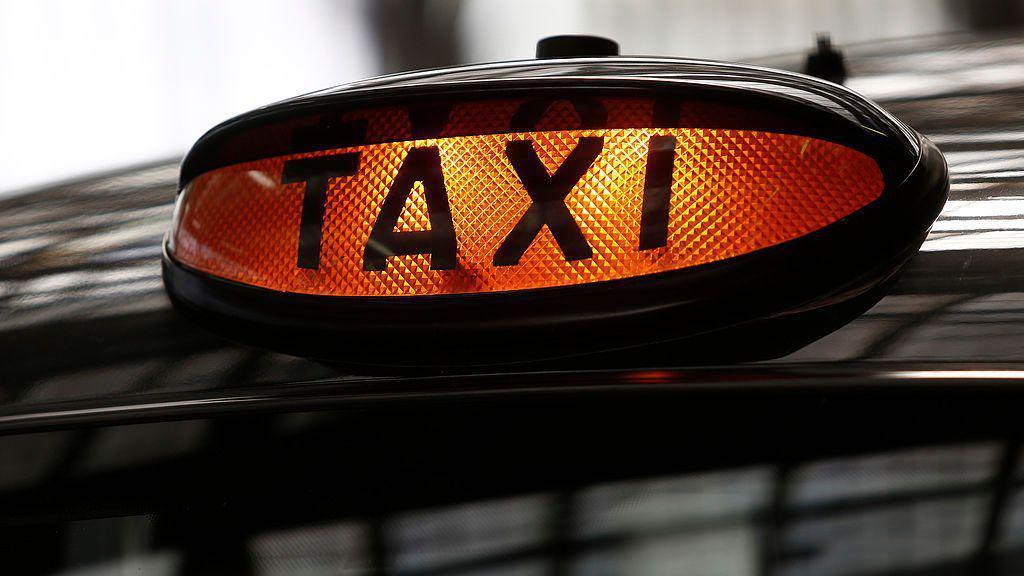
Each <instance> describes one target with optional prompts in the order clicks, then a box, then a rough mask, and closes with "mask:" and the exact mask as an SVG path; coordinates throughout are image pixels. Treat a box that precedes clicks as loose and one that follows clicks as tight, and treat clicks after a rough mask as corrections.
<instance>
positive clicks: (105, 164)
mask: <svg viewBox="0 0 1024 576" xmlns="http://www.w3.org/2000/svg"><path fill="white" fill-rule="evenodd" d="M1022 18H1024V2H1022V1H1021V0H971V1H966V0H963V1H961V0H773V1H765V0H631V1H629V2H626V1H620V0H563V1H558V2H553V1H551V0H517V1H514V2H513V1H508V0H295V1H290V2H283V1H272V0H223V1H218V2H208V1H205V0H96V1H79V0H31V1H27V0H0V158H2V159H3V160H2V162H0V164H2V167H3V169H2V170H0V193H4V192H8V193H9V192H11V191H14V190H18V189H24V188H26V187H31V186H35V185H39V184H43V183H47V182H53V181H55V180H60V179H65V178H69V177H74V176H79V175H82V174H87V173H94V172H97V171H102V170H108V169H113V168H118V167H122V166H125V165H130V164H133V163H139V162H147V161H152V160H155V159H160V158H172V157H176V156H179V155H181V154H182V153H183V152H184V151H185V150H186V149H187V148H188V146H189V145H191V143H192V142H194V141H195V139H196V138H197V137H199V136H200V135H201V134H202V133H203V132H204V131H205V130H206V129H207V128H209V127H211V126H212V125H213V124H215V123H217V122H220V121H222V120H224V119H226V118H228V117H230V116H233V115H235V114H238V113H241V112H244V111H246V110H249V109H251V108H254V107H256V106H260V105H263V104H267V103H270V102H273V101H276V100H280V99H283V98H287V97H290V96H294V95H297V94H300V93H304V92H308V91H312V90H316V89H319V88H324V87H327V86H332V85H337V84H342V83H345V82H350V81H353V80H358V79H361V78H365V77H368V76H374V75H378V74H384V73H388V72H395V71H399V70H409V69H415V68H423V67H433V66H444V65H449V64H455V63H460V62H482V61H491V60H508V59H518V58H528V57H531V56H532V54H533V50H534V43H535V42H536V40H537V39H538V38H540V37H543V36H546V35H551V34H563V33H592V34H600V35H605V36H609V37H612V38H614V39H615V40H617V41H619V43H620V44H621V45H622V48H623V52H624V53H626V54H652V55H666V56H689V57H696V58H714V59H740V60H743V59H750V58H757V57H761V56H765V55H772V54H779V53H786V52H794V51H799V50H803V49H805V48H807V47H808V46H809V45H810V44H811V39H812V36H813V34H815V33H816V32H821V31H829V32H831V34H832V36H833V38H834V39H835V41H836V42H839V43H842V44H852V43H865V42H872V41H876V40H879V39H888V38H897V37H907V36H920V35H929V34H939V33H950V32H957V31H966V30H971V29H978V28H1004V27H1013V26H1015V25H1017V24H1018V23H1019V22H1021V20H1022Z"/></svg>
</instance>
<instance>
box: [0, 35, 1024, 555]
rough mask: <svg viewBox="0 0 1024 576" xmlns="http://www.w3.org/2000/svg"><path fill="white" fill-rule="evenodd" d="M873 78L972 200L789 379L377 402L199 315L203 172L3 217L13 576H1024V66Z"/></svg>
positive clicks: (6, 489) (895, 60) (937, 60)
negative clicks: (183, 232)
mask: <svg viewBox="0 0 1024 576" xmlns="http://www.w3.org/2000/svg"><path fill="white" fill-rule="evenodd" d="M845 52H846V54H847V57H848V64H849V67H850V74H851V78H850V85H851V86H852V87H854V88H855V89H858V90H861V91H863V92H865V93H867V95H868V96H875V97H878V98H879V99H880V100H881V101H882V103H883V104H884V105H885V106H886V107H887V108H889V109H890V110H892V111H893V112H895V113H896V114H897V115H898V116H899V117H900V118H901V119H903V120H905V121H906V122H908V123H909V124H910V125H912V126H914V127H915V128H916V129H919V130H921V131H922V132H923V133H925V134H926V135H928V136H930V137H931V138H932V139H933V140H934V141H936V142H937V143H938V144H939V145H940V147H942V148H943V150H944V152H945V153H946V156H947V159H948V161H949V163H950V169H951V175H952V180H953V184H952V189H951V195H950V201H949V202H948V204H947V206H946V209H945V212H944V213H943V215H941V216H940V217H939V219H938V221H937V222H936V224H935V227H934V229H933V231H932V233H931V235H930V237H929V239H928V240H927V241H926V242H925V244H924V248H923V250H922V252H921V253H920V254H918V256H917V257H915V258H914V260H913V261H912V262H911V264H910V265H909V267H908V268H907V269H906V270H905V272H904V274H903V275H902V277H901V278H900V279H899V280H898V281H897V282H896V283H895V284H894V285H893V286H892V288H891V290H890V292H889V294H888V295H887V296H885V297H884V298H883V299H881V301H880V302H879V303H878V304H877V305H875V306H874V307H873V308H871V310H869V311H867V312H866V313H864V314H863V315H860V316H859V317H857V318H856V319H854V320H853V321H851V322H849V323H848V324H845V325H843V326H841V327H839V328H838V329H836V330H835V331H833V332H832V333H831V334H829V335H828V336H826V337H824V338H822V339H821V340H818V341H816V342H814V343H812V344H810V345H808V346H806V347H803V348H802V349H800V350H798V351H795V352H793V353H790V354H788V355H786V356H785V357H782V358H778V359H774V360H770V361H765V362H759V363H749V364H743V365H728V366H697V367H688V368H685V369H681V368H678V367H675V366H673V365H672V364H671V358H670V357H669V358H668V359H665V358H661V359H659V361H658V362H657V365H654V366H648V367H646V368H645V369H643V370H640V369H634V368H631V369H622V370H600V371H589V370H588V369H589V368H592V367H593V366H595V365H596V364H595V363H594V362H592V361H591V362H587V363H584V364H578V365H572V364H570V365H566V366H562V367H561V368H560V369H559V370H555V371H551V370H549V371H544V372H537V373H528V374H505V375H491V376H478V375H477V376H473V375H462V376H451V375H441V376H434V377H429V378H428V377H421V378H380V377H366V376H352V375H349V374H346V373H345V372H343V371H339V370H338V369H336V368H330V367H327V366H325V365H322V364H318V363H316V362H311V361H307V360H302V359H298V358H294V357H289V356H282V355H277V354H271V353H267V352H264V351H261V350H257V349H253V348H246V347H242V346H240V345H237V344H234V343H231V342H228V341H226V340H223V339H221V338H218V337H216V336H214V335H212V334H209V333H206V332H204V331H203V330H201V329H199V328H197V327H195V326H194V325H192V324H190V323H189V322H187V321H186V320H184V319H182V318H180V317H179V316H178V315H177V314H176V313H175V312H173V310H172V309H171V308H170V306H169V303H168V302H167V300H166V298H165V296H164V294H163V290H162V286H161V283H160V276H159V275H160V269H159V259H160V256H159V243H160V239H161V236H162V234H163V232H164V231H165V229H166V225H167V223H168V222H169V219H170V210H171V202H172V200H173V196H174V194H175V190H176V181H175V180H176V175H177V166H176V164H175V163H174V162H167V163H162V164H159V165H154V166H149V167H142V168H139V169H136V170H131V171H127V172H124V173H118V174H112V175H106V176H101V177H96V178H90V179H87V180H83V181H78V182H74V183H68V184H63V185H57V186H52V187H47V188H44V189H40V190H37V191H33V192H30V193H25V194H22V195H20V196H17V197H6V198H3V199H0V353H2V354H3V367H2V369H0V403H2V408H0V565H2V566H3V570H4V572H5V573H14V574H55V573H68V572H67V571H70V570H72V569H74V570H79V572H71V573H80V574H95V573H99V574H112V573H123V572H128V573H138V572H141V573H143V574H168V573H171V574H174V573H186V574H247V573H263V574H281V573H299V572H301V571H303V570H305V571H306V573H310V572H312V573H337V572H340V571H342V570H346V569H347V570H350V571H352V572H355V573H433V574H466V573H503V574H504V573H523V574H532V573H560V574H561V573H582V574H594V573H628V574H636V573H687V574H693V573H708V574H750V573H758V574H943V575H945V574H976V573H980V574H991V573H1000V574H1016V573H1020V570H1021V568H1022V566H1024V556H1022V551H1024V491H1022V490H1021V487H1022V484H1021V481H1022V479H1024V476H1022V474H1021V470H1022V469H1021V467H1020V448H1021V445H1020V442H1021V438H1022V433H1024V426H1022V424H1021V422H1022V420H1021V418H1020V414H1021V413H1022V408H1024V385H1022V381H1024V272H1022V269H1024V268H1022V266H1021V265H1022V264H1024V224H1022V222H1024V220H1022V218H1024V200H1022V198H1024V154H1022V152H1024V129H1022V127H1024V113H1022V112H1021V111H1022V110H1024V75H1022V74H1020V73H1019V69H1018V68H1017V67H1016V65H1015V64H1014V63H1015V62H1016V61H1018V60H1019V59H1020V58H1022V57H1024V42H1022V41H1019V40H1014V39H994V40H993V39H983V40H978V41H974V40H961V41H958V42H952V43H951V42H950V41H949V40H945V41H940V40H926V41H925V42H924V43H923V44H914V43H905V44H904V43H901V44H897V45H894V46H888V47H868V48H863V49H847V50H846V51H845ZM795 62H796V65H799V64H800V63H801V62H800V61H799V60H796V61H795ZM1015 70H1016V71H1017V72H1016V73H1015V72H1014V71H1015ZM1015 74H1016V75H1015ZM768 337H770V335H769V336H768ZM87 570H88V571H87Z"/></svg>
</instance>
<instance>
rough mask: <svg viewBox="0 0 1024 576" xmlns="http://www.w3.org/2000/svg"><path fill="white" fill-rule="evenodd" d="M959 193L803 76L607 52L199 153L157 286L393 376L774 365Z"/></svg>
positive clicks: (250, 327) (405, 92)
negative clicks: (402, 372)
mask: <svg viewBox="0 0 1024 576" xmlns="http://www.w3.org/2000/svg"><path fill="white" fill-rule="evenodd" d="M588 67H589V68H588ZM588 69H589V70H590V73H591V76H593V78H592V80H593V82H590V81H589V80H587V78H588V73H587V70H588ZM560 76H563V77H560ZM670 79H674V80H670ZM638 80H644V81H643V82H638ZM947 191H948V175H947V171H946V167H945V163H944V161H943V159H942V156H941V154H940V153H939V152H938V150H937V149H936V148H935V147H934V146H933V145H932V144H931V143H929V142H928V141H927V140H925V139H923V138H921V137H920V136H919V135H917V134H916V133H914V132H913V131H911V130H909V129H908V128H906V127H904V126H903V125H901V124H899V123H898V122H897V121H895V120H894V119H893V118H892V117H891V116H889V115H888V114H886V113H885V112H884V111H883V110H881V109H880V108H878V107H877V106H875V105H873V104H871V103H870V102H868V101H866V100H864V99H863V98H861V97H859V96H857V95H855V94H853V93H851V92H849V91H846V90H844V89H843V88H841V87H838V86H835V85H832V84H828V83H824V82H821V81H818V80H815V79H812V78H807V77H801V76H798V75H793V74H788V73H781V72H773V71H768V70H762V69H754V68H747V67H742V66H734V65H727V64H718V63H709V62H695V61H672V60H661V59H659V60H632V59H621V60H620V59H615V58H610V59H601V60H600V62H597V61H595V62H592V63H588V62H586V61H579V60H575V59H568V60H549V61H545V62H543V63H508V64H505V65H496V66H485V67H479V68H472V69H469V68H458V69H452V70H448V71H445V70H439V71H429V72H420V73H416V74H410V75H404V76H403V75H399V76H394V77H389V78H385V79H379V80H376V81H372V82H369V83H366V84H363V85H356V86H352V87H349V88H345V89H339V90H336V91H333V92H332V91H327V92H322V93H317V94H314V95H310V96H306V97H299V98H297V99H293V100H291V101H286V102H282V103H279V104H276V105H272V106H269V107H267V108H263V109H260V110H257V111H254V112H252V113H250V114H246V115H243V116H240V117H238V118H236V119H234V120H231V121H228V122H226V123H225V124H223V125H221V126H218V127H216V128H214V129H213V130H211V131H210V132H209V133H207V134H206V135H204V136H203V137H202V138H201V139H200V140H199V141H198V142H197V143H196V145H195V146H193V148H192V150H191V151H190V152H189V154H188V156H187V157H186V159H185V161H184V162H183V163H182V168H181V191H180V194H179V196H178V200H177V206H176V209H175V217H174V221H173V223H172V225H171V229H170V231H169V233H168V236H167V241H166V243H165V251H164V259H163V266H164V282H165V284H166V287H167V292H168V295H169V296H170V297H171V299H172V301H173V302H174V303H175V305H176V308H177V309H178V310H180V311H182V312H183V313H185V314H186V315H187V316H189V317H190V318H192V319H194V320H196V321H198V322H200V323H202V324H204V325H205V326H207V327H208V328H210V329H212V330H213V331H215V332H217V333H220V334H223V335H225V336H228V337H230V338H234V339H237V340H241V341H244V342H249V343H253V344H256V345H258V346H262V347H268V348H273V349H276V350H280V351H284V352H289V353H293V354H298V355H302V356H310V357H316V358H322V359H325V360H328V361H331V362H341V363H345V364H353V363H357V364H361V365H365V364H374V365H380V366H385V367H387V369H389V370H390V369H392V368H394V367H396V366H410V367H413V366H415V367H420V366H425V365H432V366H444V367H449V366H468V365H485V364H494V363H497V364H504V363H507V362H522V361H532V360H536V359H550V358H563V357H569V356H573V355H576V354H591V353H595V352H600V353H601V354H602V355H603V354H604V353H605V352H610V351H615V350H622V351H625V350H628V349H630V348H631V347H636V346H638V345H645V344H655V343H657V345H659V346H662V345H664V348H663V349H664V350H665V351H666V352H667V353H668V361H669V362H684V361H686V360H684V359H683V357H684V356H685V355H690V356H692V357H694V358H696V359H698V360H699V361H702V362H708V361H711V360H709V359H722V358H729V357H731V356H732V355H733V354H734V353H741V356H742V358H743V359H749V358H758V357H770V356H772V355H777V354H778V353H780V352H781V351H785V350H792V349H794V348H793V347H794V346H796V345H797V343H798V341H802V342H806V341H809V339H813V338H814V337H815V334H818V335H820V334H821V333H822V330H826V329H827V327H829V326H835V325H836V323H837V322H839V321H840V320H841V319H842V318H851V317H852V316H850V315H851V314H855V313H857V311H858V310H863V309H866V308H865V306H869V305H870V304H872V303H873V302H874V301H875V300H873V299H877V298H879V297H880V295H881V294H883V293H884V292H883V289H884V287H885V286H887V285H888V284H887V283H888V282H889V281H890V279H892V278H893V277H895V274H896V272H897V271H898V270H899V269H900V267H901V266H903V264H904V263H905V262H906V261H907V259H908V258H909V257H910V256H912V255H913V254H914V252H915V251H916V250H917V248H918V247H919V246H920V244H921V242H922V241H923V239H924V236H925V234H926V233H927V231H928V227H929V226H930V224H931V223H932V222H933V221H934V218H935V216H936V215H937V214H938V211H939V209H940V208H941V206H942V203H943V202H944V200H945V197H946V193H947ZM776 322H779V323H781V324H778V325H780V326H783V327H784V329H783V331H781V332H780V331H779V330H775V329H774V327H775V326H776V325H777V324H776ZM769 325H770V326H771V327H772V328H766V327H768V326H769ZM765 330H769V332H765ZM787 334H788V335H787ZM712 335H713V336H714V337H712ZM766 335H767V336H766ZM680 339H686V342H685V344H684V345H682V346H674V345H673V344H674V343H675V342H676V341H678V340H680ZM716 339H718V340H716ZM735 342H744V344H740V345H734V344H735ZM751 342H753V344H752V343H751ZM623 353H624V354H628V353H627V352H623Z"/></svg>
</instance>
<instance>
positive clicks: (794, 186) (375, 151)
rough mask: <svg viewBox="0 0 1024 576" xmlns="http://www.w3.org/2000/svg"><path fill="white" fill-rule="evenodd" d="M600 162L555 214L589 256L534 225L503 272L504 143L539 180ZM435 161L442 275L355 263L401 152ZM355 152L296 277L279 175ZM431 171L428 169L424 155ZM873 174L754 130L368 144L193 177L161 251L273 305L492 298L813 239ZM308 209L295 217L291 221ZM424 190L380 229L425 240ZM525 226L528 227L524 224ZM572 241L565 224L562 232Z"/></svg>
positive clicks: (857, 156) (507, 200) (514, 185)
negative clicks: (659, 234) (593, 152)
mask: <svg viewBox="0 0 1024 576" xmlns="http://www.w3.org/2000/svg"><path fill="white" fill-rule="evenodd" d="M659 136H660V137H674V152H673V153H672V155H671V156H667V157H668V158H670V162H671V171H670V173H668V176H667V178H668V182H670V186H669V190H668V192H669V194H668V200H667V202H668V210H667V214H668V216H667V232H666V236H665V241H664V243H663V245H659V246H655V247H650V248H645V249H642V248H641V238H640V236H641V220H642V215H643V214H644V210H645V187H650V184H649V183H648V182H647V180H648V174H647V172H648V170H650V169H651V158H652V155H651V153H650V152H651V151H650V147H651V143H652V142H653V141H655V140H654V139H655V138H656V137H659ZM583 138H586V139H591V140H590V141H591V142H593V139H597V140H599V141H600V152H599V153H598V154H597V156H596V158H595V159H594V160H593V162H592V163H590V164H589V165H586V164H585V166H586V168H585V171H584V172H583V175H582V177H580V178H579V179H578V180H577V181H576V182H575V184H573V185H572V186H571V189H568V193H567V194H565V196H564V198H557V197H554V198H553V199H552V198H546V199H541V200H540V202H539V203H538V204H539V205H540V204H544V203H545V202H547V203H552V202H562V203H564V206H565V208H566V209H567V210H568V214H569V215H570V216H571V219H572V223H574V224H575V225H576V227H578V229H579V231H580V232H581V233H582V236H583V238H584V239H585V242H586V245H587V246H589V249H590V254H589V256H585V257H578V258H577V259H570V258H569V257H568V255H567V252H566V249H565V245H564V244H565V241H564V240H563V242H562V243H560V242H559V240H558V239H556V237H555V235H553V233H552V231H551V227H550V226H548V225H546V224H545V225H543V226H542V227H541V228H540V230H539V232H537V233H536V235H535V236H532V237H529V238H528V239H530V238H532V240H531V241H530V242H529V245H528V247H527V248H526V249H525V251H524V252H523V253H522V255H521V257H520V258H519V260H518V263H515V264H508V263H504V264H502V265H498V264H497V263H496V262H497V260H496V257H495V255H496V253H497V252H498V251H499V248H500V246H501V245H502V243H503V242H504V241H505V240H506V238H508V237H509V235H510V233H512V231H513V229H514V228H515V227H516V226H517V223H519V222H520V220H522V219H524V215H525V214H527V212H528V211H529V210H530V207H531V203H532V202H534V199H532V198H531V194H530V192H529V191H528V190H527V186H526V185H525V184H524V181H523V177H522V176H521V174H520V172H521V171H522V170H521V169H520V170H519V171H517V167H516V166H514V165H513V162H512V161H510V159H509V150H510V143H511V142H515V141H526V142H528V143H530V145H531V146H532V150H533V152H534V153H535V154H536V159H537V160H539V162H540V163H541V164H543V166H544V169H545V170H546V172H547V175H548V177H549V178H551V179H552V180H557V178H558V177H557V176H554V175H556V174H557V173H558V171H559V168H560V167H562V166H563V164H565V163H566V162H567V158H569V156H570V155H571V154H572V153H573V150H574V149H575V148H577V146H580V145H581V139H583ZM413 149H427V150H436V158H438V160H439V163H440V173H441V175H442V177H443V186H444V190H445V192H446V195H447V202H448V207H449V209H450V213H451V224H452V227H453V228H454V236H455V247H456V248H455V262H454V265H453V266H449V267H447V269H437V268H438V266H435V267H434V269H432V268H431V258H432V256H431V255H430V254H429V253H419V254H417V253H413V254H397V255H392V256H389V257H387V258H386V261H385V263H386V264H385V265H384V266H383V269H368V268H370V267H368V266H367V263H366V261H365V258H366V254H367V245H368V243H372V242H373V240H372V239H371V231H372V229H373V227H374V224H375V222H376V221H377V220H378V218H379V217H380V215H381V210H382V205H383V204H384V201H385V198H386V197H387V196H388V194H389V190H390V189H391V188H392V187H393V186H394V185H395V181H396V177H397V176H398V174H399V171H400V170H401V169H402V165H403V163H404V162H405V161H406V160H407V157H408V155H409V152H410V150H413ZM341 154H357V155H358V157H357V158H358V159H357V166H356V167H355V169H354V171H353V172H352V173H351V174H348V175H345V176H337V177H330V178H329V179H328V180H327V185H326V186H327V188H326V194H325V196H324V200H323V215H322V222H321V224H320V228H321V230H320V237H319V253H318V259H317V261H316V265H315V266H314V267H300V266H298V265H297V253H298V251H299V244H300V228H301V226H302V225H303V210H304V194H305V191H306V187H307V185H308V183H307V182H305V181H301V180H295V179H291V180H290V181H289V180H288V179H287V178H284V177H283V175H284V173H285V164H286V162H288V161H292V160H297V159H303V158H315V157H325V156H337V155H341ZM430 157H433V156H430ZM883 188H884V178H883V175H882V173H881V171H880V169H879V167H878V165H877V163H876V162H875V161H874V160H873V159H871V158H869V157H868V156H867V155H865V154H863V153H861V152H858V151H856V150H854V149H852V148H849V147H846V146H843V145H840V144H837V143H833V142H827V141H824V140H819V139H814V138H809V137H804V136H797V135H791V134H780V133H772V132H767V131H757V130H732V129H716V128H608V129H594V130H579V129H577V130H543V131H531V132H518V133H504V134H501V133H499V134H483V135H461V136H445V137H441V138H433V139H422V140H407V141H398V142H381V143H375V144H367V145H363V146H354V147H348V148H341V149H335V150H328V151H320V152H313V153H304V154H294V155H289V156H281V157H274V158H267V159H263V160H258V161H254V162H247V163H242V164H236V165H232V166H228V167H225V168H220V169H217V170H213V171H210V172H206V173H204V174H201V175H200V176H198V177H196V178H195V179H193V180H192V181H191V182H190V183H189V184H188V185H187V186H186V188H185V189H184V191H183V193H182V194H181V196H180V198H179V205H178V208H177V213H176V217H175V222H174V224H173V228H172V232H171V239H170V244H169V251H170V254H171V256H172V257H173V258H174V259H175V260H177V261H178V262H179V263H181V264H183V265H185V266H187V267H190V268H192V269H195V270H198V271H201V272H204V273H207V274H210V275H213V276H216V277H220V278H223V279H227V280H232V281H235V282H239V283H242V284H247V285H251V286H258V287H261V288H267V289H270V290H274V291H280V292H289V293H301V294H315V295H332V296H403V295H439V294H466V293H483V292H500V291H509V290H524V289H533V288H544V287H554V286H566V285H573V284H583V283H592V282H601V281H608V280H617V279H624V278H632V277H637V276H643V275H649V274H655V273H660V272H667V271H672V270H679V269H683V268H687V267H692V266H699V265H702V264H707V263H711V262H716V261H721V260H725V259H728V258H732V257H736V256H741V255H744V254H748V253H750V252H753V251H756V250H759V249H763V248H767V247H770V246H774V245H777V244H780V243H783V242H786V241H788V240H792V239H795V238H798V237H800V236H803V235H806V234H808V233H811V232H814V231H815V230H819V229H821V228H823V227H825V226H828V225H830V224H833V223H835V222H836V221H838V220H840V219H842V218H844V217H845V216H848V215H850V214H852V213H853V212H855V211H857V210H859V209H860V208H863V207H864V206H866V205H867V204H869V203H871V202H872V201H874V200H876V199H878V198H879V197H880V195H881V193H882V190H883ZM306 209H308V207H307V208H306ZM429 215H430V210H429V208H428V205H427V201H426V194H425V187H424V183H423V182H421V181H417V182H415V184H414V185H413V186H412V188H411V191H409V193H408V197H407V198H405V200H404V202H403V203H402V208H401V213H400V215H399V217H398V219H397V221H396V223H395V225H394V226H393V228H392V229H391V230H390V232H392V233H396V234H401V233H405V234H408V233H409V232H415V231H429V230H430V229H431V220H430V216H429ZM529 218H530V216H527V218H526V219H527V220H528V219H529ZM570 228H571V226H570Z"/></svg>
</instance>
